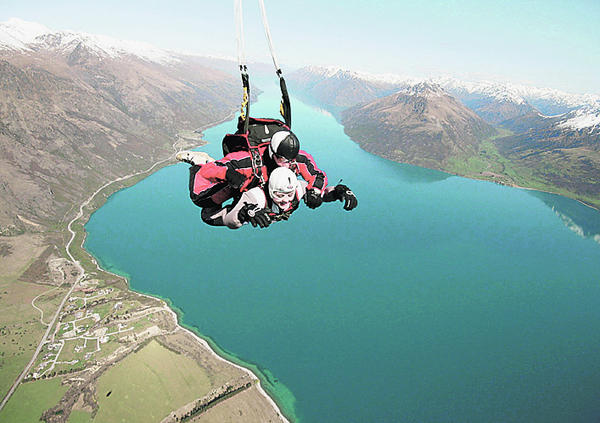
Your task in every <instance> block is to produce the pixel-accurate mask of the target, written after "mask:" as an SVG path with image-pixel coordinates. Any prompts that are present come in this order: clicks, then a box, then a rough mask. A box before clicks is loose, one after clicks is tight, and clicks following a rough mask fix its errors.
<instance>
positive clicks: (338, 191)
mask: <svg viewBox="0 0 600 423" xmlns="http://www.w3.org/2000/svg"><path fill="white" fill-rule="evenodd" d="M335 196H336V198H337V199H338V200H340V201H343V202H344V210H348V211H350V210H352V209H353V208H355V207H356V206H358V199H357V198H356V195H354V193H353V192H352V191H351V190H350V188H348V187H347V186H346V185H342V184H339V185H336V186H335Z"/></svg>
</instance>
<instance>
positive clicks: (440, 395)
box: [85, 93, 600, 423]
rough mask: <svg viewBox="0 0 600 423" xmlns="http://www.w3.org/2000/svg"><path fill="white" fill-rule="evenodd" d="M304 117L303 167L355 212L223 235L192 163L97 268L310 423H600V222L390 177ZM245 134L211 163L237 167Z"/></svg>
mask: <svg viewBox="0 0 600 423" xmlns="http://www.w3.org/2000/svg"><path fill="white" fill-rule="evenodd" d="M292 101H293V104H292V105H293V113H294V116H293V118H294V121H293V129H294V131H295V132H296V134H297V135H298V136H299V139H300V141H301V146H302V148H303V149H305V150H306V151H308V152H310V153H311V154H312V155H313V156H314V157H315V159H316V161H317V163H318V165H319V167H321V169H323V170H324V171H326V172H327V174H328V177H329V182H330V184H336V183H337V182H338V181H339V180H340V179H342V178H343V183H344V184H346V185H348V186H350V187H351V188H352V190H353V191H354V192H355V193H356V195H357V197H358V200H359V206H358V208H357V209H356V210H354V211H352V212H346V211H344V210H343V209H342V205H341V203H330V204H324V205H323V206H322V207H320V208H318V209H316V210H310V209H308V208H307V207H305V206H302V207H301V208H300V209H299V210H298V211H297V212H296V213H294V215H293V216H292V217H291V219H290V220H289V221H287V222H279V223H276V224H274V225H273V226H272V227H270V228H269V229H266V230H265V229H263V230H259V229H255V228H252V227H249V226H246V227H243V228H241V229H239V230H236V231H233V230H229V229H226V228H214V227H209V226H207V225H205V224H204V223H202V221H201V220H200V209H199V208H197V207H195V206H194V205H193V204H192V202H191V201H190V200H189V196H188V189H187V178H188V166H187V165H185V164H182V163H178V164H176V165H173V166H169V167H167V168H164V169H162V170H160V171H158V172H156V173H155V174H153V175H151V176H150V177H148V178H146V179H145V180H143V181H141V182H140V183H138V184H136V185H135V186H133V187H131V188H129V189H125V190H122V191H120V192H117V193H116V194H114V195H113V196H111V197H110V199H109V200H108V202H107V203H106V204H105V205H104V206H103V207H101V208H100V209H99V210H98V211H97V212H96V213H94V214H93V215H92V217H91V219H90V221H89V223H88V224H87V225H86V229H87V231H88V238H87V241H86V244H85V246H86V248H87V249H88V250H89V251H90V252H91V253H93V254H94V256H95V257H97V258H98V260H99V262H100V263H101V264H102V266H103V267H105V268H106V269H109V270H112V271H115V272H118V273H121V274H124V275H127V276H128V277H129V278H130V284H131V287H132V288H133V289H135V290H137V291H141V292H144V293H149V294H154V295H157V296H160V297H163V298H168V299H170V300H171V301H172V303H173V305H174V306H176V307H177V308H179V309H180V310H181V311H182V312H183V323H184V324H186V325H188V326H191V327H195V328H197V330H198V331H199V332H200V333H202V334H203V335H206V336H208V337H210V338H211V339H212V340H214V342H216V343H217V344H218V345H219V347H221V348H223V349H224V350H226V351H228V352H229V353H231V354H233V355H235V356H237V357H239V358H240V359H241V360H244V361H247V362H251V363H256V364H257V365H258V366H260V367H261V368H262V369H263V370H264V372H265V374H266V375H267V377H268V379H269V381H270V383H272V384H273V386H274V389H275V390H277V392H278V393H277V396H278V398H277V400H278V402H279V403H281V404H282V406H283V409H284V410H286V413H287V414H288V415H292V416H291V417H293V418H295V419H296V420H298V421H301V422H302V423H316V422H328V423H337V422H340V423H342V422H344V423H347V422H361V423H362V422H377V423H381V422H544V423H546V422H596V421H598V419H599V418H600V335H599V334H600V332H599V328H600V307H599V305H600V213H599V212H597V211H595V210H592V209H589V208H586V207H584V206H582V205H580V204H579V203H577V202H575V201H572V200H569V199H566V198H563V197H559V196H556V195H551V194H545V193H539V192H532V191H526V190H520V189H515V188H509V187H504V186H500V185H496V184H493V183H489V182H481V181H474V180H469V179H465V178H460V177H455V176H452V175H448V174H445V173H442V172H437V171H432V170H427V169H422V168H418V167H414V166H409V165H403V164H397V163H394V162H391V161H387V160H384V159H381V158H379V157H376V156H373V155H370V154H368V153H366V152H364V151H362V150H361V149H360V148H359V147H358V146H357V145H356V144H355V143H353V142H352V141H351V140H350V139H349V138H348V137H346V136H345V134H344V131H343V128H342V126H341V125H339V124H338V123H337V121H336V120H335V119H334V118H333V117H332V116H331V115H329V114H328V113H326V112H323V111H321V110H318V109H316V108H313V107H309V106H307V105H305V104H304V103H301V102H300V101H298V100H295V99H292ZM278 102H279V98H278V96H277V95H276V94H271V93H265V94H263V95H261V96H260V99H259V101H258V103H256V104H253V105H252V115H253V116H257V117H276V116H277V115H276V114H277V113H278V107H279V106H278ZM234 127H235V124H234V123H232V122H228V123H225V124H222V125H219V126H217V127H214V128H211V129H209V130H207V131H205V138H206V139H207V140H209V141H210V144H209V145H207V146H205V147H203V148H202V149H203V150H205V151H208V152H209V153H210V154H211V155H213V157H221V156H222V154H221V139H222V137H223V135H224V134H225V133H226V132H232V131H233V130H234ZM287 390H289V392H291V395H293V397H292V396H291V395H290V394H286V392H287Z"/></svg>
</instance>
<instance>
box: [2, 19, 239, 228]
mask: <svg viewBox="0 0 600 423" xmlns="http://www.w3.org/2000/svg"><path fill="white" fill-rule="evenodd" d="M14 22H17V23H18V21H14ZM14 22H13V24H14ZM31 28H33V30H31ZM44 28H45V27H43V26H36V25H33V26H32V25H29V24H27V25H26V27H25V29H22V30H21V31H18V30H17V29H15V25H13V27H12V29H11V32H10V33H9V32H7V30H6V25H4V26H2V24H0V42H2V43H4V44H3V47H0V94H1V95H0V174H1V179H2V184H1V185H0V233H3V234H11V233H20V232H22V231H24V230H26V229H27V230H34V228H38V229H36V230H39V228H48V227H51V226H52V225H54V224H55V223H56V222H58V221H60V220H61V219H62V218H63V216H64V215H65V214H69V213H73V211H72V210H70V209H71V205H72V204H76V203H78V202H81V201H82V200H83V199H84V198H86V196H87V195H88V193H89V192H90V190H92V191H93V190H95V189H96V188H97V187H98V186H101V185H102V184H103V183H105V182H107V181H108V180H110V179H114V178H116V177H118V176H122V175H125V174H129V173H131V172H133V171H139V170H142V169H145V168H146V167H147V166H148V165H150V164H151V163H154V162H156V161H158V160H159V159H161V158H168V157H169V155H171V154H172V153H173V151H172V146H173V144H174V143H176V142H178V139H177V134H178V133H179V132H180V131H182V130H190V131H193V130H196V129H198V128H201V127H203V126H205V125H207V124H209V123H213V122H217V121H220V120H223V119H224V118H226V117H227V116H229V115H231V114H232V113H233V111H234V110H235V109H236V107H237V105H238V103H239V91H240V88H239V83H238V82H237V81H236V79H235V78H234V77H233V76H232V75H229V74H227V73H224V72H222V71H220V70H216V69H213V68H210V67H208V66H206V65H205V63H206V59H204V58H199V57H193V56H184V55H174V54H171V53H169V55H171V56H169V57H173V58H175V59H176V60H169V61H164V60H162V59H161V58H163V57H165V56H161V55H157V56H156V57H155V58H154V59H156V60H150V59H151V58H150V57H148V54H146V55H145V56H144V54H141V55H140V54H136V53H139V52H135V51H127V50H118V51H117V50H115V51H112V52H111V51H106V50H107V48H106V46H104V47H102V48H101V47H99V46H98V45H96V44H94V43H93V42H92V41H93V40H94V38H93V37H92V38H90V37H87V38H86V36H81V37H78V36H74V35H72V33H70V34H69V35H66V36H64V33H61V32H51V33H46V32H44V31H45V30H44ZM40 32H44V33H43V34H40ZM7 34H8V35H7ZM11 34H12V35H11ZM15 34H16V35H15ZM9 35H10V37H12V38H10V37H9ZM19 37H20V38H19ZM8 38H10V39H11V42H12V43H13V45H12V47H11V48H6V39H8ZM86 40H87V41H86ZM90 40H92V41H90ZM19 42H20V43H21V44H22V45H23V46H24V48H16V47H18V46H19V44H18V43H19ZM142 53H143V51H142ZM179 142H181V140H179ZM199 142H200V141H199V137H198V143H199ZM19 216H20V217H19ZM21 217H22V218H21ZM24 222H32V223H33V224H26V223H24ZM35 225H38V226H35Z"/></svg>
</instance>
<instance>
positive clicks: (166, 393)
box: [94, 341, 214, 423]
mask: <svg viewBox="0 0 600 423" xmlns="http://www.w3.org/2000/svg"><path fill="white" fill-rule="evenodd" d="M97 386H98V388H97V393H98V404H99V406H100V409H99V410H98V414H96V417H95V419H94V422H95V423H103V422H106V423H116V422H132V423H133V422H150V421H160V420H162V419H163V418H164V417H165V416H166V415H167V414H168V413H169V412H170V411H171V410H175V409H177V408H179V407H181V406H183V405H185V404H187V403H189V402H191V401H193V400H194V399H197V398H201V397H203V396H205V395H206V394H207V393H208V392H209V391H210V390H211V389H212V388H214V386H212V384H211V381H210V379H209V377H208V375H207V372H206V371H205V370H204V369H202V368H201V367H200V366H199V365H198V364H197V363H196V362H195V361H194V360H192V359H191V358H188V357H186V356H184V355H181V354H176V353H174V352H172V351H170V350H168V349H166V348H164V347H163V346H162V345H160V344H159V343H158V342H156V341H152V342H150V343H149V344H148V345H146V346H145V347H144V348H142V349H141V350H140V351H138V352H137V353H135V354H130V355H129V356H127V357H126V358H125V359H124V360H123V361H121V362H120V363H118V364H117V365H115V366H114V367H112V368H111V369H110V370H108V371H107V372H106V373H105V374H104V375H102V376H101V377H100V378H99V379H98V385H97ZM134 405H135V406H134Z"/></svg>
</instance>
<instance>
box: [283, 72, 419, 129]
mask: <svg viewBox="0 0 600 423" xmlns="http://www.w3.org/2000/svg"><path fill="white" fill-rule="evenodd" d="M287 81H288V83H289V85H290V89H291V90H292V91H293V92H294V93H295V94H296V95H300V96H301V97H303V99H305V100H308V101H309V102H313V103H317V104H319V105H321V106H323V105H324V106H326V107H327V109H328V110H329V111H330V112H332V113H333V114H334V115H336V117H339V113H340V112H341V111H342V110H344V109H346V108H348V107H351V106H354V105H356V104H360V103H366V102H369V101H373V100H375V99H377V98H380V97H384V96H387V95H390V94H392V93H393V92H395V91H398V90H399V89H400V88H403V87H406V86H408V84H407V83H406V82H400V81H399V80H397V78H393V77H392V78H389V79H386V78H385V77H383V78H374V77H371V76H369V75H366V74H360V73H357V72H352V71H349V70H344V69H339V68H333V67H332V68H323V67H318V66H308V67H305V68H302V69H299V70H297V71H295V72H292V73H291V74H290V75H289V77H288V78H287Z"/></svg>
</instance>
